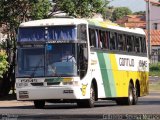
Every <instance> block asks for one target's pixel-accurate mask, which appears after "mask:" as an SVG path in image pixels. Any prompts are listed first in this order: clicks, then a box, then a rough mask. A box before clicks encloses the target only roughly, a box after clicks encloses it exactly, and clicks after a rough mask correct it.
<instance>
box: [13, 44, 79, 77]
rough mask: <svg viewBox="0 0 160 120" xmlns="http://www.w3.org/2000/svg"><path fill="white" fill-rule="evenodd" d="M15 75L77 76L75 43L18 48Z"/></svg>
mask: <svg viewBox="0 0 160 120" xmlns="http://www.w3.org/2000/svg"><path fill="white" fill-rule="evenodd" d="M18 56H21V57H18V67H17V68H18V70H17V74H16V75H17V77H45V76H46V77H50V76H77V57H76V56H77V55H76V44H72V43H70V44H69V43H68V44H60V43H58V44H47V45H46V47H41V48H39V47H38V48H37V47H34V48H18Z"/></svg>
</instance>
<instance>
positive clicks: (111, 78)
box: [103, 53, 116, 97]
mask: <svg viewBox="0 0 160 120" xmlns="http://www.w3.org/2000/svg"><path fill="white" fill-rule="evenodd" d="M103 56H104V61H105V63H106V67H105V68H107V74H108V79H109V84H110V85H109V87H110V90H111V96H112V97H114V96H116V87H115V79H114V75H113V68H112V64H111V59H110V57H109V54H106V53H103Z"/></svg>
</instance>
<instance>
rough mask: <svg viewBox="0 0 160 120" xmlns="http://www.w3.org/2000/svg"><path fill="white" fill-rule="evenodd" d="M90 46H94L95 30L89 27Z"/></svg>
mask: <svg viewBox="0 0 160 120" xmlns="http://www.w3.org/2000/svg"><path fill="white" fill-rule="evenodd" d="M89 41H90V47H96V32H95V30H94V29H91V28H90V29H89Z"/></svg>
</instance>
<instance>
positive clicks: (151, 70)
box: [149, 63, 160, 76]
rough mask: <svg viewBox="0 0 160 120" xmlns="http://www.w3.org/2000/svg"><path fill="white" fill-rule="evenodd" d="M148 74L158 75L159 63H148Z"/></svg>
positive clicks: (159, 71)
mask: <svg viewBox="0 0 160 120" xmlns="http://www.w3.org/2000/svg"><path fill="white" fill-rule="evenodd" d="M149 75H150V76H160V63H154V64H150V67H149Z"/></svg>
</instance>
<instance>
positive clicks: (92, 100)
mask: <svg viewBox="0 0 160 120" xmlns="http://www.w3.org/2000/svg"><path fill="white" fill-rule="evenodd" d="M95 99H96V94H95V88H94V85H93V84H92V85H91V88H90V99H86V100H79V101H77V105H78V107H85V108H93V107H94V103H95Z"/></svg>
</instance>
